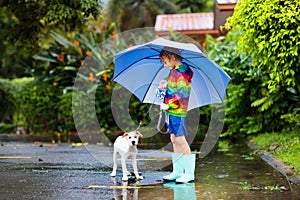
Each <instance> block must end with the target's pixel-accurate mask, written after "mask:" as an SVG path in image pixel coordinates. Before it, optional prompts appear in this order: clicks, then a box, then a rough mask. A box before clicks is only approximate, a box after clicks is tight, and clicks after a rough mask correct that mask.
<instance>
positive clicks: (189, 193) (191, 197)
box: [164, 182, 197, 200]
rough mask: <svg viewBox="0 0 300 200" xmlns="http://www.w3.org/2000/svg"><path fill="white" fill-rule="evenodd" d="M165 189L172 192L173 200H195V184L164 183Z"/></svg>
mask: <svg viewBox="0 0 300 200" xmlns="http://www.w3.org/2000/svg"><path fill="white" fill-rule="evenodd" d="M164 186H165V187H170V188H172V189H173V191H174V200H180V199H182V198H184V199H188V200H196V199H197V198H196V192H195V183H187V184H176V183H175V182H171V183H165V184H164Z"/></svg>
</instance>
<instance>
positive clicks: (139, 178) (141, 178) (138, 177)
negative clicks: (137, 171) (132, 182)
mask: <svg viewBox="0 0 300 200" xmlns="http://www.w3.org/2000/svg"><path fill="white" fill-rule="evenodd" d="M136 179H137V180H143V179H144V178H143V177H142V176H136Z"/></svg>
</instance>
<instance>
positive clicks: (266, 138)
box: [249, 132, 300, 175]
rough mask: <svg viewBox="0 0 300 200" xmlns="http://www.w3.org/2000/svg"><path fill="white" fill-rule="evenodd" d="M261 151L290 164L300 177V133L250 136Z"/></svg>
mask: <svg viewBox="0 0 300 200" xmlns="http://www.w3.org/2000/svg"><path fill="white" fill-rule="evenodd" d="M249 139H250V140H253V141H254V142H255V143H256V144H257V145H258V146H259V148H260V149H261V150H266V151H268V152H270V153H272V154H273V155H274V156H275V157H276V158H278V159H280V160H281V161H283V162H285V163H287V164H289V165H290V166H291V167H293V168H294V170H295V173H296V174H298V175H300V162H299V155H300V133H299V132H293V133H264V134H259V135H257V136H250V137H249Z"/></svg>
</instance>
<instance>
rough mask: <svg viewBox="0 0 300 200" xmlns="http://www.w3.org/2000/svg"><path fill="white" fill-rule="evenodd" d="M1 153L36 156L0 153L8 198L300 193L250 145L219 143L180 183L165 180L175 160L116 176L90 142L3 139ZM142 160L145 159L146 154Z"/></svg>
mask: <svg viewBox="0 0 300 200" xmlns="http://www.w3.org/2000/svg"><path fill="white" fill-rule="evenodd" d="M96 149H97V148H96V146H95V150H96ZM0 153H1V155H2V156H10V155H12V154H13V155H19V156H30V157H31V158H30V159H28V158H26V159H0V176H1V181H0V194H1V197H2V198H4V199H104V200H107V199H123V200H126V199H128V200H129V199H145V200H148V199H158V200H164V199H171V200H173V199H174V200H179V199H180V200H182V199H183V200H193V199H213V200H217V199H233V200H241V199H289V200H290V199H292V200H293V199H294V200H296V199H297V200H298V199H300V194H299V188H294V187H295V186H293V185H290V184H289V183H288V182H287V180H286V179H285V178H284V177H283V176H282V175H281V174H280V173H278V172H277V171H276V170H274V169H273V168H272V167H271V166H269V165H267V164H266V163H265V162H264V161H262V160H261V159H260V158H259V157H257V156H255V155H252V154H251V151H250V150H249V149H248V148H247V147H246V145H235V146H227V147H226V148H224V147H223V148H222V149H218V148H215V149H214V151H213V152H211V153H210V154H209V155H207V156H206V157H205V158H203V159H200V158H197V161H196V171H195V176H196V177H195V182H194V183H190V184H180V185H176V184H174V183H168V184H163V183H162V182H161V177H162V176H164V175H166V174H168V173H169V171H170V170H171V166H168V167H165V168H162V169H160V170H151V169H150V170H148V171H141V172H142V175H143V176H144V180H142V181H140V182H129V183H124V182H122V181H121V177H122V176H121V172H120V171H119V172H118V174H117V177H116V179H112V178H111V177H110V173H111V168H110V167H108V166H105V165H103V164H101V163H99V161H98V160H96V159H95V158H94V157H93V156H92V155H90V153H89V152H88V151H87V149H86V148H85V147H75V148H72V147H70V146H69V145H66V144H65V145H59V146H56V147H54V146H53V147H50V146H49V147H42V148H41V147H36V146H32V145H24V146H22V147H18V148H14V146H13V145H11V146H9V145H6V144H4V146H1V147H0ZM39 158H41V159H42V161H39ZM138 162H139V165H143V164H145V163H147V160H143V159H141V160H139V161H138ZM152 162H158V163H159V162H161V161H160V160H158V161H155V160H153V161H152ZM145 168H147V167H146V166H145Z"/></svg>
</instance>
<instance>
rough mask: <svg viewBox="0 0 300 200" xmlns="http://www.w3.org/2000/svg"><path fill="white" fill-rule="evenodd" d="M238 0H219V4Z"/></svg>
mask: <svg viewBox="0 0 300 200" xmlns="http://www.w3.org/2000/svg"><path fill="white" fill-rule="evenodd" d="M237 1H238V0H217V2H218V4H230V3H234V4H235V3H237Z"/></svg>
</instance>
